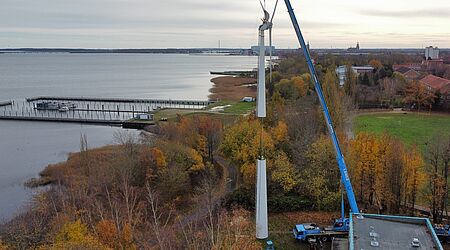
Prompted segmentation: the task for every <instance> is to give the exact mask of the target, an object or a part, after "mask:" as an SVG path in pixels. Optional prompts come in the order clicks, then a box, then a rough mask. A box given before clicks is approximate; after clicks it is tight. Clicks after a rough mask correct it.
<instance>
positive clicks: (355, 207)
mask: <svg viewBox="0 0 450 250" xmlns="http://www.w3.org/2000/svg"><path fill="white" fill-rule="evenodd" d="M284 2H285V3H286V7H287V9H288V12H289V16H290V17H291V21H292V25H293V26H294V29H295V33H296V34H297V38H298V41H299V43H300V46H301V47H302V50H303V54H304V55H305V57H306V62H307V63H308V67H309V71H310V73H311V78H312V79H313V81H314V88H315V89H316V93H317V96H318V97H319V100H320V104H321V105H322V110H323V113H324V116H325V121H326V123H327V127H328V131H329V133H330V136H331V139H332V141H333V146H334V149H335V152H336V160H337V163H338V165H339V171H340V172H341V181H342V183H343V184H344V187H345V191H346V193H347V199H348V202H349V204H350V209H351V210H352V212H353V213H359V209H358V204H357V203H356V199H355V194H354V193H353V188H352V183H351V182H350V177H349V176H348V171H347V166H346V164H345V161H344V156H343V155H342V151H341V147H340V146H339V141H338V138H337V136H336V133H335V131H334V127H333V122H332V120H331V116H330V112H329V111H328V107H327V104H326V102H325V98H324V96H323V93H322V87H321V85H320V82H319V79H318V78H317V73H316V69H315V68H314V64H313V62H312V60H311V55H310V54H309V50H308V48H307V47H306V43H305V39H304V38H303V35H302V32H301V30H300V26H299V25H298V22H297V18H296V17H295V13H294V10H293V9H292V6H291V2H290V1H289V0H284Z"/></svg>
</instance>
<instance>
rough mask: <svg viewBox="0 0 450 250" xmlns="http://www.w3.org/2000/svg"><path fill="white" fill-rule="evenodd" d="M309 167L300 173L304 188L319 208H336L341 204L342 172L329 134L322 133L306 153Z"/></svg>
mask: <svg viewBox="0 0 450 250" xmlns="http://www.w3.org/2000/svg"><path fill="white" fill-rule="evenodd" d="M306 156H307V159H308V167H306V168H304V169H303V170H302V171H301V172H300V175H301V176H302V177H303V178H300V180H299V181H300V182H301V187H302V190H305V191H306V193H307V194H309V196H311V198H312V200H313V203H314V204H316V206H317V207H316V208H317V209H319V210H334V209H336V208H337V207H338V206H339V199H340V193H339V183H340V173H339V168H338V166H337V162H336V157H335V153H334V148H333V145H332V143H331V140H330V138H329V137H328V136H325V135H322V136H320V137H319V138H318V140H317V141H315V142H314V143H313V144H312V145H311V146H310V149H309V150H308V151H307V153H306Z"/></svg>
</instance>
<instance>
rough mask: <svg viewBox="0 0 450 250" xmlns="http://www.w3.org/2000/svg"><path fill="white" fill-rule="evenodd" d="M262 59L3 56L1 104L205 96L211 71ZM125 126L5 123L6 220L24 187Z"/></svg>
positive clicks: (1, 214) (2, 197)
mask: <svg viewBox="0 0 450 250" xmlns="http://www.w3.org/2000/svg"><path fill="white" fill-rule="evenodd" d="M255 64H256V57H244V56H242V57H238V56H198V55H163V54H161V55H160V54H0V101H6V100H18V99H23V98H26V97H31V96H41V95H61V96H93V97H97V96H100V97H134V98H157V99H202V100H203V99H207V96H208V94H209V93H208V90H209V88H210V87H211V86H212V85H211V83H210V79H211V75H210V74H209V71H224V70H239V69H243V70H245V69H252V68H254V67H255ZM118 130H121V129H120V128H113V127H102V126H86V125H78V124H58V123H40V122H15V121H0V219H7V218H10V217H11V216H12V215H14V214H15V213H17V212H18V211H20V208H21V207H22V206H23V205H25V204H26V203H27V201H29V200H30V198H31V196H32V190H30V189H27V188H24V186H23V183H24V182H25V181H26V180H28V179H29V178H32V177H35V176H37V174H38V173H39V172H40V171H41V170H42V169H43V168H45V166H47V165H48V164H50V163H57V162H60V161H64V160H66V159H67V154H68V153H69V152H74V151H78V150H79V147H80V134H81V133H84V134H86V135H87V137H88V144H89V147H91V148H92V147H98V146H102V145H106V144H110V143H112V141H113V134H114V132H115V131H118Z"/></svg>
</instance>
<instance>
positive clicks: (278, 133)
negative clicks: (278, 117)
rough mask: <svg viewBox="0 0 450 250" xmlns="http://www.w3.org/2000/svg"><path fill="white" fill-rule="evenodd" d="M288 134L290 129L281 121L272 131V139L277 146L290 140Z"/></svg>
mask: <svg viewBox="0 0 450 250" xmlns="http://www.w3.org/2000/svg"><path fill="white" fill-rule="evenodd" d="M287 133H288V127H287V125H286V123H285V122H283V121H279V122H278V124H277V126H275V127H273V128H272V129H271V134H272V138H273V141H274V143H275V144H278V143H280V142H283V141H286V140H287V139H288V136H287Z"/></svg>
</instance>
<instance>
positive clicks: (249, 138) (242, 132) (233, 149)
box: [221, 120, 275, 185]
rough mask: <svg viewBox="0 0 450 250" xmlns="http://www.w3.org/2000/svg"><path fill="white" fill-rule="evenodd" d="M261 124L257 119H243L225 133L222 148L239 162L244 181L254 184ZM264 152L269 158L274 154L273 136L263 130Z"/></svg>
mask: <svg viewBox="0 0 450 250" xmlns="http://www.w3.org/2000/svg"><path fill="white" fill-rule="evenodd" d="M260 133H261V125H260V123H259V121H257V120H242V121H240V122H238V123H236V124H234V125H232V126H231V127H229V128H228V129H227V130H226V131H225V134H224V138H223V141H222V144H221V150H222V152H223V153H224V154H225V156H227V157H229V158H230V159H232V160H233V161H234V162H236V163H238V164H239V165H240V166H241V167H240V172H241V173H242V175H243V177H244V183H245V184H248V185H253V184H254V182H255V178H254V176H255V174H256V167H255V164H256V160H257V159H258V156H259V145H260ZM262 140H263V146H264V152H265V155H266V157H267V158H269V159H271V158H272V157H273V155H274V151H275V150H274V149H275V146H274V142H273V139H272V136H271V135H270V134H268V133H267V132H266V131H265V130H263V131H262Z"/></svg>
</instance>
